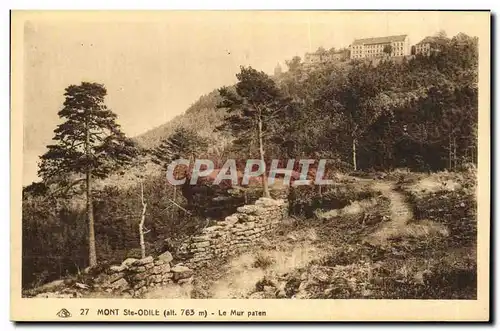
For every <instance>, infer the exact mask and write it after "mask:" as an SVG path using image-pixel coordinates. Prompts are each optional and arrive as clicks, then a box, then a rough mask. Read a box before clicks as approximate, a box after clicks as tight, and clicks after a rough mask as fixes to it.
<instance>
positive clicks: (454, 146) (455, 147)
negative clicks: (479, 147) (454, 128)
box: [453, 136, 457, 170]
mask: <svg viewBox="0 0 500 331" xmlns="http://www.w3.org/2000/svg"><path fill="white" fill-rule="evenodd" d="M453 170H457V138H456V137H455V136H453Z"/></svg>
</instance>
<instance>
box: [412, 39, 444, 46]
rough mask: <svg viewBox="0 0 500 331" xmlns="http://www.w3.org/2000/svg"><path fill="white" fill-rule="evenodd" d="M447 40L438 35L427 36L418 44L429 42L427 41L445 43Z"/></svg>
mask: <svg viewBox="0 0 500 331" xmlns="http://www.w3.org/2000/svg"><path fill="white" fill-rule="evenodd" d="M445 42H446V41H445V40H443V39H442V38H438V37H425V38H424V39H422V40H421V41H420V42H419V43H417V45H420V44H427V43H430V44H444V43H445Z"/></svg>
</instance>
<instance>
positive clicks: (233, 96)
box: [218, 67, 289, 197]
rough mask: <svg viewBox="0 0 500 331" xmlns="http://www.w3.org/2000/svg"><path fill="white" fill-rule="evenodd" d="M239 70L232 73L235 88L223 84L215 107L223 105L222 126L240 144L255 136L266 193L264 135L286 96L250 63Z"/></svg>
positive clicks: (279, 110)
mask: <svg viewBox="0 0 500 331" xmlns="http://www.w3.org/2000/svg"><path fill="white" fill-rule="evenodd" d="M240 70H241V71H240V73H238V74H236V78H238V83H236V90H235V91H233V89H230V88H227V87H223V88H221V89H220V90H219V93H220V95H221V97H222V102H221V103H220V104H219V105H218V107H219V108H226V109H227V111H228V116H227V117H226V118H225V123H224V124H223V126H222V127H223V128H228V129H229V130H230V131H232V133H233V134H234V136H236V137H238V138H239V139H238V142H239V143H240V144H244V143H247V144H248V142H249V141H251V140H252V139H254V138H256V139H257V141H258V146H259V155H260V161H261V164H262V166H263V167H264V173H263V175H262V186H263V193H264V196H265V197H270V193H269V188H268V185H267V174H266V165H265V146H264V136H265V133H266V130H268V129H270V127H271V123H272V122H273V120H275V119H276V118H277V117H278V116H279V115H280V112H281V111H282V110H283V109H284V108H285V106H286V105H287V104H288V102H289V100H287V99H286V98H284V96H283V95H282V93H281V91H280V89H279V88H278V87H277V86H276V83H275V82H274V81H273V80H272V79H271V78H270V77H269V76H268V75H267V74H266V73H264V72H263V71H257V70H255V69H253V68H252V67H248V68H245V67H240Z"/></svg>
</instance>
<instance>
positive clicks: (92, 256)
mask: <svg viewBox="0 0 500 331" xmlns="http://www.w3.org/2000/svg"><path fill="white" fill-rule="evenodd" d="M85 131H86V132H85V154H86V155H87V157H89V156H90V128H89V127H88V126H87V125H86V126H85ZM85 175H86V176H85V180H86V184H87V185H86V186H87V192H86V195H87V218H88V222H89V266H90V267H93V266H95V265H96V264H97V254H96V249H95V232H94V209H93V206H92V169H91V167H90V165H88V166H87V172H86V174H85Z"/></svg>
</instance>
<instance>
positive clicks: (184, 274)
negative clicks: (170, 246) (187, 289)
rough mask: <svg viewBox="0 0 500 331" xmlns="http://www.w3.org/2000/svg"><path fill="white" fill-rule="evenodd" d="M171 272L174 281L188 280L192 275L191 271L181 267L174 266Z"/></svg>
mask: <svg viewBox="0 0 500 331" xmlns="http://www.w3.org/2000/svg"><path fill="white" fill-rule="evenodd" d="M171 272H172V273H173V279H174V280H179V279H184V278H189V277H191V276H192V275H193V270H191V269H189V268H188V267H186V266H183V265H176V266H175V267H173V268H172V269H171Z"/></svg>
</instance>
